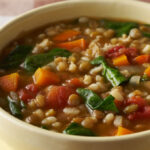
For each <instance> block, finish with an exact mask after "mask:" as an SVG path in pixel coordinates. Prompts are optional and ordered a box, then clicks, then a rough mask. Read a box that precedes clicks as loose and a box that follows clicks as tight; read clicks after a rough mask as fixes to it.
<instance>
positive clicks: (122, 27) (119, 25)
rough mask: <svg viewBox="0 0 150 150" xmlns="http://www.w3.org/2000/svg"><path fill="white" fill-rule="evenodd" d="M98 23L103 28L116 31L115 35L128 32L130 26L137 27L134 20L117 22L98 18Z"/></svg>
mask: <svg viewBox="0 0 150 150" xmlns="http://www.w3.org/2000/svg"><path fill="white" fill-rule="evenodd" d="M100 24H101V25H103V26H104V27H105V28H108V29H113V30H115V32H116V36H122V35H123V34H129V32H130V30H131V29H132V28H137V27H138V24H137V23H135V22H119V21H111V20H106V19H104V20H100Z"/></svg>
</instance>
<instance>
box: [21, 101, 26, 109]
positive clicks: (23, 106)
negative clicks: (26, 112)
mask: <svg viewBox="0 0 150 150" xmlns="http://www.w3.org/2000/svg"><path fill="white" fill-rule="evenodd" d="M20 106H21V108H27V105H26V104H25V103H24V101H22V100H20Z"/></svg>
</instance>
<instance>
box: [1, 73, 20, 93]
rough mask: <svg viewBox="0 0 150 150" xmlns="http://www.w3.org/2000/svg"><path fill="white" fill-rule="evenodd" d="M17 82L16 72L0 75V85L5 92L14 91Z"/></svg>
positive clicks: (17, 75)
mask: <svg viewBox="0 0 150 150" xmlns="http://www.w3.org/2000/svg"><path fill="white" fill-rule="evenodd" d="M18 83H19V74H18V73H12V74H9V75H5V76H2V77H0V87H1V88H2V89H3V90H4V91H6V92H10V91H16V90H17V88H18Z"/></svg>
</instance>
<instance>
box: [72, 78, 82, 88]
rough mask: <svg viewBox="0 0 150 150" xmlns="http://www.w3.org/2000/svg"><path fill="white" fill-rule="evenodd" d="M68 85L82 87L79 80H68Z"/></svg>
mask: <svg viewBox="0 0 150 150" xmlns="http://www.w3.org/2000/svg"><path fill="white" fill-rule="evenodd" d="M70 84H72V85H73V86H75V87H82V86H83V83H82V82H81V80H80V79H79V78H72V79H71V80H70Z"/></svg>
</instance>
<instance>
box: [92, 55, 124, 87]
mask: <svg viewBox="0 0 150 150" xmlns="http://www.w3.org/2000/svg"><path fill="white" fill-rule="evenodd" d="M91 64H92V65H98V64H102V66H103V73H102V74H103V76H104V77H105V78H106V79H107V80H108V81H109V82H110V83H111V84H112V85H113V86H118V85H120V84H122V83H124V82H125V81H127V79H126V78H125V77H124V76H123V75H122V74H121V73H120V72H119V70H118V69H116V68H112V67H110V66H108V64H107V62H106V60H105V59H104V57H103V56H99V57H97V58H95V59H94V60H92V61H91Z"/></svg>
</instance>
